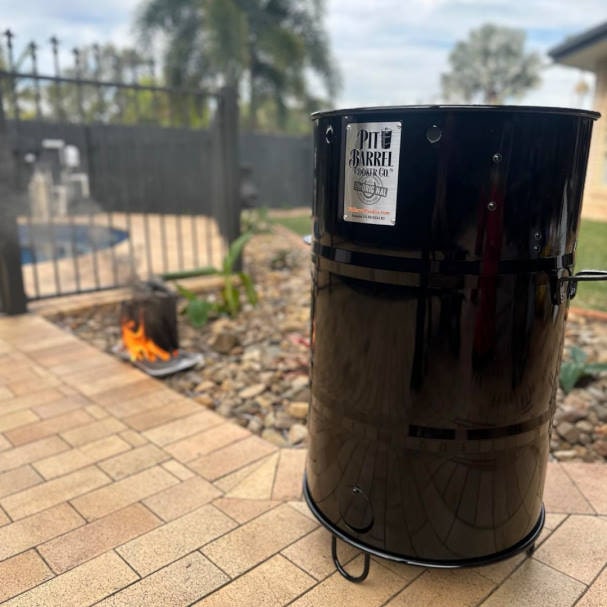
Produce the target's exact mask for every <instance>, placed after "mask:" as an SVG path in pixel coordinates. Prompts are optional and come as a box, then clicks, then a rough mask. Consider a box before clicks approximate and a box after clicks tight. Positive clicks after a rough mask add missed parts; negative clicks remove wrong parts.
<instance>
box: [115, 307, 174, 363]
mask: <svg viewBox="0 0 607 607" xmlns="http://www.w3.org/2000/svg"><path fill="white" fill-rule="evenodd" d="M120 325H121V326H120V328H121V331H122V343H123V344H124V347H125V348H126V350H127V352H128V353H129V355H130V357H131V360H148V361H150V362H156V361H157V360H158V359H160V360H165V361H166V360H169V359H170V358H171V354H170V353H169V352H167V351H166V350H163V349H162V348H161V347H160V346H158V345H156V344H155V343H154V341H153V340H152V339H150V338H149V337H148V336H147V335H146V333H145V326H144V323H143V315H141V317H140V319H139V326H138V327H137V323H136V322H135V321H134V320H122V322H121V323H120ZM136 327H137V328H136ZM173 354H175V355H176V354H177V351H175V352H174V353H173Z"/></svg>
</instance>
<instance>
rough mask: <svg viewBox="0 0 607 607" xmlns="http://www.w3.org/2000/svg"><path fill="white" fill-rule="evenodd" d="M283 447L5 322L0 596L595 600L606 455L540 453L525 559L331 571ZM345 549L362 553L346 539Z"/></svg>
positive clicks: (319, 602)
mask: <svg viewBox="0 0 607 607" xmlns="http://www.w3.org/2000/svg"><path fill="white" fill-rule="evenodd" d="M304 460H305V452H304V451H301V450H289V449H278V448H276V447H274V446H273V445H271V444H269V443H266V442H264V441H263V440H261V439H260V438H258V437H256V436H253V435H251V434H250V433H249V432H248V431H246V430H244V429H242V428H240V427H239V426H236V425H235V424H233V423H232V422H230V421H226V420H225V419H224V418H222V417H220V416H218V415H216V414H215V413H213V412H211V411H208V410H206V409H205V408H204V407H203V406H201V405H198V404H197V403H195V402H193V401H190V400H188V399H187V398H184V397H183V396H181V395H179V394H177V393H175V392H173V391H171V390H169V389H167V388H165V387H164V386H163V385H162V384H161V383H160V382H157V381H155V380H153V379H150V378H148V377H146V376H144V375H143V374H142V373H140V372H139V371H137V370H135V369H133V368H131V367H130V366H129V365H128V364H125V363H122V362H120V361H118V360H117V359H114V358H112V357H110V356H108V355H106V354H103V353H102V352H99V351H97V350H96V349H94V348H92V347H91V346H89V345H87V344H85V343H83V342H81V341H79V340H77V339H76V338H75V337H73V336H71V335H69V334H66V333H64V332H62V331H61V330H59V329H58V328H56V327H55V326H54V325H52V324H50V323H49V322H47V321H46V320H44V319H43V318H41V317H40V316H37V315H35V314H29V315H25V316H22V317H16V318H7V317H4V318H0V601H5V602H4V603H3V604H5V605H7V606H9V605H10V606H13V605H24V606H25V605H27V606H30V605H39V606H44V607H52V606H54V605H57V606H60V607H67V606H69V605H74V606H84V605H104V606H106V605H108V606H109V605H125V606H134V605H142V606H143V605H145V606H146V607H151V606H153V605H158V606H163V607H166V606H180V605H204V606H221V607H224V606H230V607H231V606H239V605H243V606H244V605H246V606H250V605H255V606H262V605H263V606H265V605H276V606H282V605H296V606H298V607H300V606H304V605H305V606H313V607H318V606H324V605H327V606H335V605H347V606H348V607H354V606H358V605H360V606H364V607H374V606H377V607H379V606H383V605H386V606H388V605H389V606H399V605H403V606H405V605H406V606H407V607H413V606H416V605H420V606H424V607H426V606H428V605H433V606H434V605H437V606H443V605H445V606H459V605H483V606H491V607H495V606H498V605H499V606H502V605H503V606H508V607H518V606H536V605H537V606H542V607H544V606H547V605H550V606H552V607H559V606H562V607H566V606H569V605H574V604H576V605H579V606H581V607H590V606H596V607H598V606H604V605H607V466H605V465H601V464H579V463H567V464H558V463H551V464H549V471H548V479H547V484H546V491H545V505H546V509H547V512H548V516H547V521H546V528H545V530H544V532H543V534H542V536H541V538H540V542H539V543H538V549H537V550H536V552H535V553H534V555H533V557H532V558H529V557H527V556H525V555H519V556H517V557H514V558H512V559H510V560H508V561H504V562H501V563H499V564H497V565H492V566H488V567H484V568H477V569H465V570H425V569H422V568H416V567H410V566H405V565H399V564H394V563H391V562H387V561H384V560H375V559H374V560H373V563H372V566H371V573H370V575H369V578H368V579H367V581H366V582H364V583H363V584H361V585H354V584H351V583H349V582H347V581H345V580H344V579H343V578H342V577H341V576H340V575H339V574H338V573H336V571H335V569H334V567H333V564H332V562H331V557H330V535H329V533H328V532H327V531H325V530H324V529H323V528H321V527H320V526H319V525H318V523H317V522H316V521H315V520H314V519H313V518H312V516H311V515H310V513H309V511H308V510H307V507H306V506H305V505H304V503H303V502H302V501H301V491H300V489H301V478H302V472H303V466H304ZM342 551H343V556H344V558H343V560H344V561H346V562H347V561H352V562H351V566H352V568H353V570H354V571H357V570H359V569H360V566H361V562H362V557H361V556H360V555H359V554H357V552H356V551H354V550H351V549H349V548H347V547H345V546H342Z"/></svg>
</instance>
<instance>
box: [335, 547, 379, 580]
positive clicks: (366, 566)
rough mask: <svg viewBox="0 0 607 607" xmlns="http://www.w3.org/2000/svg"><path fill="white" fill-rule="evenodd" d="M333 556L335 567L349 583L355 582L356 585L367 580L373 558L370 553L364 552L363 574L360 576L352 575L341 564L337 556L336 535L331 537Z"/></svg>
mask: <svg viewBox="0 0 607 607" xmlns="http://www.w3.org/2000/svg"><path fill="white" fill-rule="evenodd" d="M331 556H332V557H333V562H334V563H335V567H336V569H337V571H339V573H341V575H343V576H344V577H345V578H346V579H347V580H348V581H349V582H354V583H355V584H359V583H360V582H363V581H364V580H366V579H367V576H368V575H369V564H370V560H371V557H370V555H369V553H368V552H363V556H364V559H365V560H364V564H363V572H362V573H361V574H360V575H357V576H354V575H350V574H349V573H348V572H347V571H346V570H345V569H344V568H343V566H342V564H341V563H340V562H339V558H338V556H337V537H336V536H335V535H333V536H331Z"/></svg>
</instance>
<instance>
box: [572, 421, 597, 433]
mask: <svg viewBox="0 0 607 607" xmlns="http://www.w3.org/2000/svg"><path fill="white" fill-rule="evenodd" d="M575 427H576V428H577V429H578V430H579V431H580V432H592V431H593V430H594V425H593V424H591V423H590V422H589V421H588V420H585V419H582V420H580V421H579V422H577V423H576V424H575Z"/></svg>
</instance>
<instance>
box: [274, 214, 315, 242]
mask: <svg viewBox="0 0 607 607" xmlns="http://www.w3.org/2000/svg"><path fill="white" fill-rule="evenodd" d="M272 223H278V224H280V225H282V226H284V227H285V228H288V229H289V230H291V231H292V232H295V233H296V234H299V235H300V236H305V235H306V234H310V233H311V232H312V219H311V218H310V214H309V212H308V213H307V214H306V215H293V216H289V217H272Z"/></svg>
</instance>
